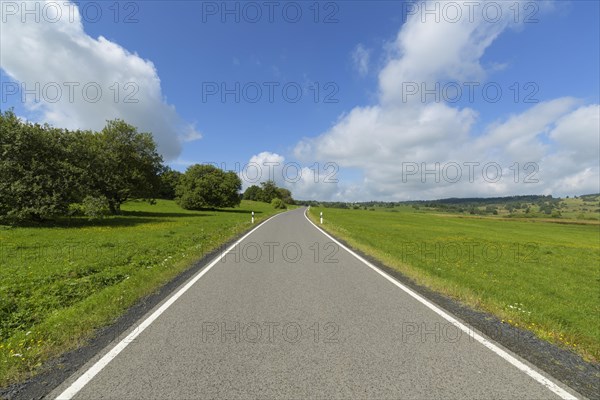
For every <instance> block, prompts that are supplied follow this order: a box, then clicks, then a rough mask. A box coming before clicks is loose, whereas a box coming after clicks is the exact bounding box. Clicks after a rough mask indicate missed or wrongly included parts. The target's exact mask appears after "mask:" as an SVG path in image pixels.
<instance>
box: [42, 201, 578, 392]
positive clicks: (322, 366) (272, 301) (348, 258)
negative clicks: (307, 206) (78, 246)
mask: <svg viewBox="0 0 600 400" xmlns="http://www.w3.org/2000/svg"><path fill="white" fill-rule="evenodd" d="M173 296H174V297H171V298H168V299H166V300H165V301H164V302H163V303H162V304H161V305H159V306H157V307H156V309H155V310H153V311H151V312H150V313H148V315H147V316H146V317H144V318H142V320H140V321H139V323H138V327H135V328H132V329H131V331H130V332H128V334H129V336H128V337H127V338H125V339H124V340H121V339H123V338H120V339H117V340H115V341H114V343H112V344H111V345H110V346H109V347H108V348H107V349H105V350H104V351H103V352H102V353H101V354H99V355H98V356H97V357H96V358H95V359H93V360H91V361H90V362H89V363H88V364H86V365H85V366H84V367H83V368H82V369H81V371H79V372H78V373H76V374H74V375H73V376H72V377H71V378H70V379H68V380H67V381H66V382H64V383H63V384H62V385H61V386H59V387H58V388H57V389H56V390H55V391H54V392H53V393H51V395H50V396H51V398H55V397H60V398H71V397H73V398H78V399H157V398H160V399H184V398H185V399H189V398H202V399H208V398H223V399H225V398H226V399H237V398H240V399H242V398H243V399H258V398H260V399H269V398H273V399H310V398H319V399H342V398H343V399H346V398H359V399H366V398H376V399H398V398H422V399H433V398H444V399H450V398H457V399H464V398H478V399H481V398H486V399H491V398H519V399H522V398H528V399H542V398H543V399H546V398H548V399H553V398H561V397H562V398H569V396H571V394H572V393H574V392H572V391H571V390H570V389H568V388H566V387H564V386H562V385H560V384H556V383H555V382H553V381H552V380H551V379H549V378H547V377H544V375H543V374H542V373H540V372H537V371H536V370H535V368H533V367H531V366H529V365H527V364H526V363H525V362H523V361H521V360H520V359H519V358H518V357H517V356H515V355H513V354H511V353H509V352H508V351H506V350H503V349H501V348H500V346H499V345H495V344H493V343H489V342H487V341H486V339H485V338H482V337H481V336H479V335H478V334H477V333H476V332H473V331H472V330H470V328H468V327H466V328H465V326H464V325H461V323H460V322H457V321H454V320H453V317H452V316H448V315H444V312H443V311H442V310H439V309H437V310H436V307H435V306H433V305H431V304H429V305H428V303H427V301H426V300H422V298H420V297H419V296H418V295H413V294H411V293H410V292H408V291H407V290H405V289H403V288H402V285H401V284H399V283H397V282H396V281H395V280H394V279H393V278H389V277H386V276H384V275H383V274H382V273H378V272H377V271H375V270H374V269H373V268H372V267H369V266H368V265H366V264H365V263H364V262H362V261H361V260H359V259H358V258H357V257H356V256H355V255H353V254H351V253H350V252H348V251H347V250H346V249H344V248H342V247H340V246H339V245H338V244H337V243H335V242H333V239H332V238H330V237H328V236H326V235H325V234H324V233H322V232H321V231H320V230H319V229H317V228H316V227H315V226H314V225H313V224H311V223H310V222H309V221H308V220H307V218H306V217H305V215H304V209H297V210H293V211H290V212H287V213H284V214H280V215H277V216H276V217H274V218H272V219H271V220H269V221H267V222H266V223H264V224H263V225H261V226H259V227H258V228H257V229H255V230H254V231H252V232H251V233H250V234H249V235H247V236H246V237H244V238H242V239H241V241H240V242H239V243H238V244H236V245H235V246H234V247H233V249H232V250H231V251H230V252H227V253H226V252H225V251H223V252H222V254H221V255H220V259H219V258H218V259H216V260H215V261H214V262H213V263H211V264H209V265H208V266H207V267H206V268H204V269H203V270H202V271H201V272H200V273H199V275H196V276H195V277H194V278H192V280H191V281H190V282H188V283H187V284H186V285H184V286H182V287H181V288H180V289H178V290H176V291H175V292H174V295H173ZM575 395H576V394H575Z"/></svg>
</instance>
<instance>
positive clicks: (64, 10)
mask: <svg viewBox="0 0 600 400" xmlns="http://www.w3.org/2000/svg"><path fill="white" fill-rule="evenodd" d="M44 3H52V7H60V14H58V13H56V11H57V10H58V9H57V8H51V7H48V8H47V9H48V10H54V12H55V14H53V15H48V16H46V17H42V18H40V19H39V22H36V21H35V20H34V18H33V17H31V16H28V17H27V18H26V19H25V21H26V22H25V23H23V22H21V15H20V11H22V9H23V8H24V7H23V8H21V7H19V10H18V11H19V12H17V14H16V15H8V14H7V15H3V18H4V19H5V21H3V23H2V31H1V35H0V47H1V48H2V57H1V59H0V60H1V63H0V67H1V68H2V69H3V70H4V71H5V72H6V73H7V74H8V75H9V76H10V77H11V78H12V79H14V80H15V81H17V82H19V83H20V84H22V85H25V88H26V89H27V90H32V89H33V90H35V88H36V84H38V85H39V90H37V92H38V96H39V97H40V100H41V101H40V102H39V103H35V101H34V100H35V99H34V96H33V95H32V94H29V95H26V97H25V100H26V102H25V105H26V107H27V108H28V109H29V110H30V111H32V113H33V114H35V115H36V116H37V118H38V119H39V120H40V121H41V122H48V123H50V124H52V125H55V126H58V127H65V128H69V129H78V128H81V129H94V130H99V129H101V128H102V127H103V126H104V125H105V123H106V120H108V119H113V118H122V119H124V120H125V121H127V122H129V123H131V124H133V125H135V126H137V127H138V128H139V129H140V130H141V131H149V132H152V133H153V134H154V137H155V139H156V141H157V143H158V145H159V150H160V151H161V153H162V154H163V155H164V156H165V158H166V159H173V158H175V157H176V156H177V155H178V154H179V152H180V150H181V141H182V140H189V139H194V140H195V139H198V138H199V137H201V135H200V133H198V132H197V131H196V130H195V128H194V127H193V125H189V124H187V123H186V122H185V121H183V120H182V118H181V117H180V116H179V115H178V114H177V112H176V110H175V107H174V106H172V105H169V104H167V103H166V101H165V99H164V96H163V94H162V91H161V84H160V78H159V77H158V73H157V71H156V68H155V66H154V64H153V63H152V62H151V61H149V60H144V59H142V58H141V57H140V56H138V55H137V54H135V53H131V52H129V51H128V50H126V49H125V48H123V47H121V46H120V45H118V44H117V43H114V42H111V41H110V40H108V39H106V38H104V37H102V36H100V37H98V38H97V39H94V38H92V37H90V36H89V35H87V34H86V33H85V31H84V29H83V25H82V20H81V16H80V14H79V10H78V8H77V7H76V6H75V5H74V3H67V2H55V1H54V2H51V1H48V0H47V1H45V2H40V9H44V8H43V4H44ZM15 4H17V3H15ZM21 4H25V3H21ZM32 4H33V2H28V5H27V7H28V9H34V7H35V6H34V5H32ZM57 15H58V16H59V18H55V17H56V16H57ZM86 85H88V87H87V93H85V94H84V90H83V88H84V87H86ZM44 87H46V89H47V90H46V91H44ZM70 87H72V88H73V91H72V92H71V90H70ZM98 88H100V90H101V93H100V92H98V95H97V94H96V92H97V89H98ZM117 88H118V89H117ZM59 89H60V92H59ZM20 93H22V91H20ZM20 93H19V94H16V95H15V96H18V97H15V98H16V99H18V101H21V99H22V97H21V94H20ZM59 94H60V96H59ZM86 96H87V97H86ZM136 100H137V102H128V101H136Z"/></svg>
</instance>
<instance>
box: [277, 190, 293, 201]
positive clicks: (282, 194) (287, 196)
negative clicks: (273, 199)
mask: <svg viewBox="0 0 600 400" xmlns="http://www.w3.org/2000/svg"><path fill="white" fill-rule="evenodd" d="M277 191H278V192H279V198H280V199H281V200H283V202H284V203H285V204H294V199H293V198H292V192H290V191H289V190H288V189H284V188H277Z"/></svg>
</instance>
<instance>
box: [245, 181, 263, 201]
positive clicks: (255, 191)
mask: <svg viewBox="0 0 600 400" xmlns="http://www.w3.org/2000/svg"><path fill="white" fill-rule="evenodd" d="M262 195H263V193H262V189H261V188H260V187H258V186H256V185H252V186H250V187H249V188H248V189H246V191H245V192H244V200H251V201H261V200H262Z"/></svg>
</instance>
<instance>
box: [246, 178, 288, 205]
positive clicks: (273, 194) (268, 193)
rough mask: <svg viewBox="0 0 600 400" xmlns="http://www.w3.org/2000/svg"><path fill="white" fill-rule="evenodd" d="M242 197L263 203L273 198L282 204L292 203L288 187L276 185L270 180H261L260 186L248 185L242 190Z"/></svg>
mask: <svg viewBox="0 0 600 400" xmlns="http://www.w3.org/2000/svg"><path fill="white" fill-rule="evenodd" d="M243 197H244V200H252V201H262V202H265V203H272V202H273V200H274V199H279V200H281V202H282V203H283V204H294V199H293V198H292V192H290V191H289V190H288V189H285V188H280V187H277V185H276V184H275V182H273V181H271V180H269V181H266V182H261V183H260V186H257V185H252V186H250V187H249V188H248V189H246V191H245V192H244V196H243ZM278 204H279V203H278Z"/></svg>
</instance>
